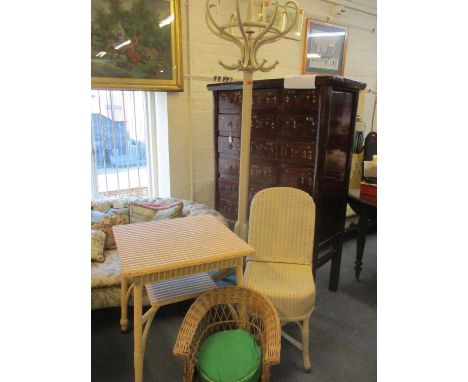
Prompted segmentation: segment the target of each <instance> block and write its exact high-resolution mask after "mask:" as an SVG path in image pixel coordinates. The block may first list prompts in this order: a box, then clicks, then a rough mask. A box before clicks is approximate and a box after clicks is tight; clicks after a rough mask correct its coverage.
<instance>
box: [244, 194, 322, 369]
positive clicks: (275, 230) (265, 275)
mask: <svg viewBox="0 0 468 382" xmlns="http://www.w3.org/2000/svg"><path fill="white" fill-rule="evenodd" d="M314 228H315V203H314V201H313V199H312V198H311V197H310V196H309V194H307V193H306V192H304V191H301V190H299V189H296V188H290V187H274V188H268V189H265V190H262V191H260V192H258V193H257V194H256V195H255V197H254V199H253V201H252V204H251V207H250V219H249V244H250V245H251V246H252V247H253V248H255V255H253V256H251V257H249V258H247V264H246V269H245V275H244V285H245V286H246V287H248V288H251V289H254V290H256V291H258V292H260V293H262V294H263V295H265V296H267V297H268V298H269V299H270V301H271V302H272V303H273V305H274V306H275V308H276V310H277V312H278V315H279V318H280V322H281V325H284V324H286V323H288V322H295V323H297V324H298V325H299V327H300V328H301V332H302V343H301V342H299V341H297V340H295V339H294V338H293V337H291V336H290V335H289V334H287V333H285V332H284V331H283V332H282V335H283V337H284V338H285V339H287V340H288V341H289V342H291V343H292V344H293V345H294V346H296V347H297V348H298V349H299V350H302V358H303V363H304V368H305V370H306V371H307V372H310V371H311V364H310V358H309V318H310V315H311V314H312V312H313V310H314V303H315V283H314V279H313V276H312V251H313V245H314Z"/></svg>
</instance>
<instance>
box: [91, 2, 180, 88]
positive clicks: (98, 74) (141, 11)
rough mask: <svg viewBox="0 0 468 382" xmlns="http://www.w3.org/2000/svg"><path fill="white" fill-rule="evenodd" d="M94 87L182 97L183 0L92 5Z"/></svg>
mask: <svg viewBox="0 0 468 382" xmlns="http://www.w3.org/2000/svg"><path fill="white" fill-rule="evenodd" d="M91 87H92V88H93V89H133V90H160V91H182V90H183V76H182V44H181V26H180V0H146V1H140V0H91Z"/></svg>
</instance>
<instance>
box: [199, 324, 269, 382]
mask: <svg viewBox="0 0 468 382" xmlns="http://www.w3.org/2000/svg"><path fill="white" fill-rule="evenodd" d="M197 372H198V376H199V377H200V380H201V381H202V382H256V381H258V380H260V376H261V374H262V351H261V349H260V346H258V344H257V342H256V341H255V337H254V336H253V335H252V334H251V333H249V332H247V331H245V330H242V329H234V330H225V331H223V332H218V333H215V334H213V335H211V336H209V337H208V338H207V339H205V341H203V343H202V344H201V346H200V349H199V350H198V361H197Z"/></svg>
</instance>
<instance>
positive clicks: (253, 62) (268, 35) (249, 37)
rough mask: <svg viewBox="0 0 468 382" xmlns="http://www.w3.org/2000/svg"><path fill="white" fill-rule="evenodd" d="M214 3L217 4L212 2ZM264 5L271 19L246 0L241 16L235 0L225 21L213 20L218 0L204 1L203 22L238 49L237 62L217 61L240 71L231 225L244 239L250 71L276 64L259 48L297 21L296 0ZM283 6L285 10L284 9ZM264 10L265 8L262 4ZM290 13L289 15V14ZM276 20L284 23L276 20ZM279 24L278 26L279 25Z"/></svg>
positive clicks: (245, 231)
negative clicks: (236, 169)
mask: <svg viewBox="0 0 468 382" xmlns="http://www.w3.org/2000/svg"><path fill="white" fill-rule="evenodd" d="M215 3H216V4H215ZM264 3H265V4H264V5H268V6H270V7H271V8H273V9H272V11H271V12H270V14H271V18H270V19H269V20H270V21H269V22H264V21H262V20H265V19H266V18H265V15H262V14H261V13H260V11H261V10H260V8H258V13H254V4H253V0H248V4H247V16H246V17H245V18H244V17H243V16H242V15H241V11H240V0H237V1H236V9H235V11H234V12H233V13H232V14H231V16H230V18H229V20H228V21H227V22H226V23H224V24H221V25H220V24H218V23H216V21H215V19H214V18H213V15H212V13H213V11H216V12H217V13H218V14H219V7H220V5H221V0H218V1H216V0H207V1H206V13H205V15H206V22H207V24H208V27H209V28H210V30H211V31H212V32H213V33H214V34H215V35H216V36H218V37H219V38H222V39H224V40H226V41H230V42H232V43H234V44H235V45H236V46H237V47H238V48H239V50H240V58H239V60H238V61H237V63H234V64H232V65H226V64H224V63H223V62H221V61H218V63H219V64H220V65H221V66H222V67H224V68H225V69H228V70H240V71H242V72H243V87H242V124H241V146H240V173H239V203H238V217H237V222H236V224H235V227H234V231H235V233H236V234H237V235H238V236H240V237H241V238H242V239H243V240H245V241H247V235H248V226H247V201H248V188H249V163H250V130H251V121H252V86H253V73H254V72H255V71H257V70H259V71H261V72H269V71H270V70H272V69H274V68H275V67H276V65H278V63H279V62H278V61H275V62H274V63H273V64H271V65H266V62H267V60H265V59H263V60H262V61H261V62H259V59H258V58H257V55H258V51H259V49H260V48H261V47H262V46H263V45H266V44H271V43H273V42H275V41H278V40H280V39H281V38H282V37H283V36H285V35H286V34H287V33H289V32H290V31H291V30H292V29H293V28H294V27H295V26H296V23H297V18H298V13H299V7H298V5H297V3H296V2H295V1H292V0H289V1H287V2H285V4H284V5H283V6H280V5H279V1H275V2H274V3H273V1H269V2H267V1H265V2H264ZM286 7H287V8H288V12H286V11H285V9H286ZM265 9H266V7H265ZM291 15H292V16H291ZM279 19H282V20H284V22H280V23H279V22H278V20H279ZM278 25H280V26H278Z"/></svg>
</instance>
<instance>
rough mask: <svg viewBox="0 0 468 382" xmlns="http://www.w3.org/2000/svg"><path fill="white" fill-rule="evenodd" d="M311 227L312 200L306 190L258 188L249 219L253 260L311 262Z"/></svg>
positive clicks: (313, 220) (313, 217)
mask: <svg viewBox="0 0 468 382" xmlns="http://www.w3.org/2000/svg"><path fill="white" fill-rule="evenodd" d="M314 229H315V203H314V201H313V200H312V198H311V197H310V195H309V194H307V193H306V192H304V191H301V190H299V189H297V188H291V187H273V188H267V189H265V190H262V191H260V192H258V193H257V194H256V195H255V197H254V199H253V201H252V205H251V208H250V219H249V244H250V245H251V246H252V247H254V248H255V250H256V253H255V255H254V257H253V260H255V261H271V262H281V263H296V264H312V249H313V245H314ZM298 238H300V239H298Z"/></svg>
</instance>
